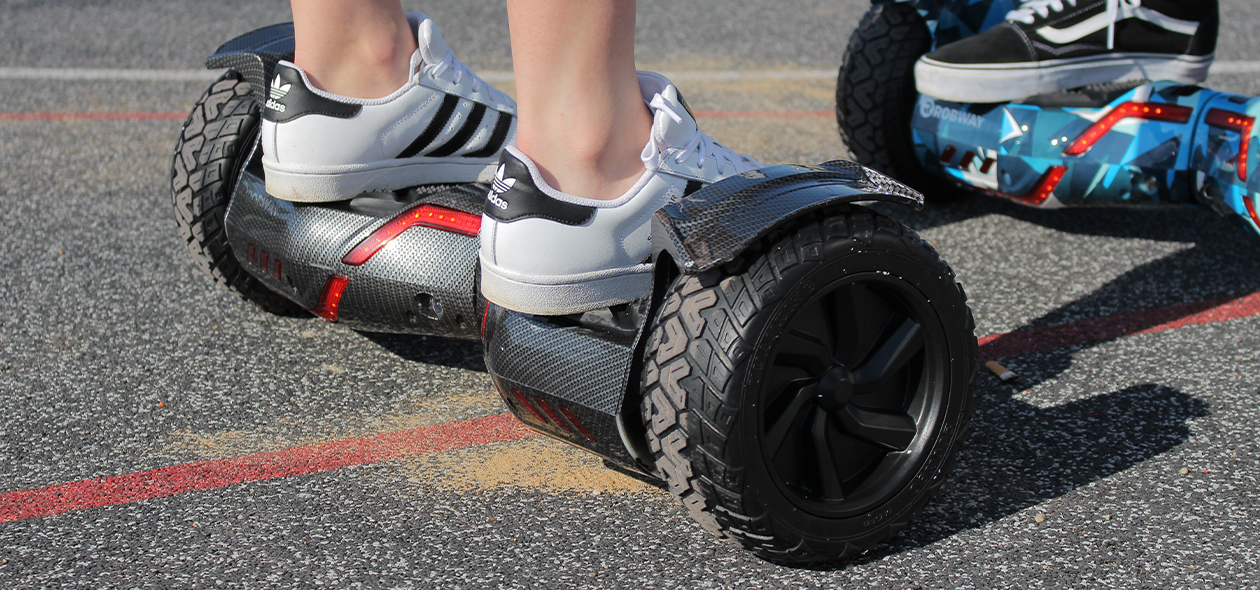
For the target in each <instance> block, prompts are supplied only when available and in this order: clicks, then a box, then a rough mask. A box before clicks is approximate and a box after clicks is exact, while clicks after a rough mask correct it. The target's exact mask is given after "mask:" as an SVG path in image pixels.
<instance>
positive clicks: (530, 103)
mask: <svg viewBox="0 0 1260 590" xmlns="http://www.w3.org/2000/svg"><path fill="white" fill-rule="evenodd" d="M507 8H508V24H509V26H510V27H511V31H512V64H513V67H514V69H515V71H516V93H517V111H518V113H519V115H520V118H519V120H518V123H517V124H518V127H517V139H516V141H517V146H518V147H519V148H520V149H521V151H523V152H525V154H526V155H528V156H529V157H530V159H531V160H533V161H534V163H535V164H537V165H538V167H539V169H540V171H541V172H542V174H543V178H544V180H546V181H547V183H548V184H550V185H551V186H552V187H553V188H556V189H558V190H561V191H564V192H566V193H569V194H573V195H577V196H580V197H586V198H591V199H614V198H616V197H618V196H621V195H622V194H623V193H624V192H626V191H627V190H629V189H630V187H631V186H633V185H634V183H635V181H637V180H638V179H639V177H640V176H641V175H642V174H643V171H644V168H643V162H642V161H641V160H640V159H639V153H640V151H641V150H642V149H643V146H644V145H645V144H646V143H647V141H648V135H649V133H650V131H651V127H652V116H651V114H650V113H649V111H648V109H647V106H646V105H644V104H643V97H642V94H641V93H640V92H639V82H638V77H637V75H636V73H635V66H634V21H635V13H634V11H635V2H634V0H508V2H507Z"/></svg>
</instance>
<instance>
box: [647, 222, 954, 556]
mask: <svg viewBox="0 0 1260 590" xmlns="http://www.w3.org/2000/svg"><path fill="white" fill-rule="evenodd" d="M744 259H745V260H746V261H747V262H743V263H740V262H738V261H737V262H735V263H731V264H729V265H727V266H726V267H725V268H723V269H719V270H715V271H710V272H708V273H705V274H701V275H684V276H682V277H679V279H678V280H676V281H675V282H674V283H673V284H672V285H671V286H670V287H669V288H668V290H667V291H666V293H665V295H664V299H663V301H662V303H661V309H660V312H659V313H658V314H657V316H656V318H655V320H654V322H653V326H652V331H651V334H650V336H649V339H648V341H647V345H646V347H645V351H644V357H645V358H644V369H643V373H642V379H643V381H642V385H643V392H644V397H643V400H642V404H641V410H642V413H643V420H644V423H645V425H646V427H647V440H648V446H649V447H650V449H651V450H652V453H653V456H654V458H655V460H656V466H657V469H658V471H659V473H660V475H661V476H662V477H663V478H664V480H665V481H666V483H667V484H668V486H669V489H670V491H671V492H672V493H673V494H674V495H675V496H677V497H678V499H679V500H680V501H681V502H682V504H683V506H684V507H686V508H687V510H688V511H689V512H690V514H691V516H692V517H693V518H695V519H696V520H697V521H699V522H700V524H701V525H702V526H703V527H704V528H705V529H708V530H709V531H711V532H713V533H714V534H716V535H717V536H718V537H721V538H726V539H731V540H734V541H737V542H739V543H740V544H742V545H744V546H745V547H747V548H749V549H751V550H752V551H754V552H756V553H757V554H759V555H761V556H762V557H764V558H767V559H770V560H772V561H778V562H787V563H803V562H826V561H833V560H837V559H841V558H844V557H847V556H852V555H855V554H857V553H860V552H862V551H865V550H867V549H869V548H871V547H872V546H874V545H876V544H878V543H879V542H881V541H883V540H884V539H887V538H888V537H889V536H891V535H894V534H896V533H897V532H898V531H900V530H902V529H903V528H905V527H906V526H907V525H908V524H909V523H910V521H911V520H912V519H913V518H914V517H915V516H916V515H917V514H918V513H919V511H920V510H921V509H922V507H923V505H924V504H925V503H926V502H927V501H928V499H929V498H931V497H932V495H933V494H934V493H935V492H936V490H937V489H938V488H939V487H940V486H941V484H942V483H943V482H944V481H945V478H946V475H947V474H948V472H949V470H950V469H951V467H952V466H953V462H954V457H955V455H956V454H957V452H958V450H959V448H960V447H961V445H962V442H963V439H964V438H965V437H966V433H967V428H968V424H969V421H970V416H971V411H972V406H973V395H974V389H975V380H976V368H977V361H976V359H977V356H978V352H977V346H976V339H975V337H974V335H973V332H974V322H973V320H972V316H971V311H970V309H969V308H968V307H967V303H966V295H965V294H964V293H963V290H962V287H961V286H959V285H958V284H957V282H955V279H954V275H953V272H952V271H951V270H950V268H949V266H948V265H946V264H945V263H944V262H943V261H941V260H940V258H939V257H938V256H937V254H936V252H935V250H933V249H932V247H931V246H930V245H928V244H927V243H926V242H924V241H923V240H922V239H920V238H919V237H918V236H917V235H916V234H915V233H914V232H913V231H911V230H910V229H909V228H907V227H905V226H904V225H902V224H900V223H898V222H896V221H894V220H892V219H890V218H888V217H884V216H882V215H879V214H877V213H873V212H871V211H869V210H866V209H863V208H861V207H853V208H850V209H844V210H840V211H833V212H831V214H829V215H828V216H825V217H823V216H821V215H820V216H819V217H817V218H812V219H809V220H807V221H805V222H803V223H802V224H800V225H797V226H795V227H794V228H793V229H791V230H789V231H786V232H783V233H780V234H779V237H778V238H777V239H771V240H766V241H765V242H764V243H763V244H762V245H761V246H760V252H753V253H751V254H747V255H745V257H744ZM846 297H848V299H845V298H846ZM818 326H826V328H825V329H819V328H818ZM842 326H848V327H850V328H853V329H852V330H848V331H846V330H841V329H839V328H840V327H842ZM807 331H808V332H811V333H812V335H813V336H814V337H816V340H817V342H819V343H823V342H829V343H828V344H808V343H807V340H805V339H803V338H802V337H800V336H798V335H801V334H806V332H807ZM838 333H844V334H852V335H853V336H852V337H844V338H832V337H830V336H826V337H824V335H827V334H838ZM916 343H917V344H916ZM890 347H891V348H890ZM903 349H904V350H906V351H908V352H907V353H906V354H905V355H902V354H891V353H892V352H893V351H900V350H903ZM879 353H889V354H890V355H891V356H890V357H887V358H886V357H884V356H881V354H879ZM907 355H908V356H907ZM837 359H838V360H837ZM880 359H885V360H889V362H888V363H884V364H883V365H877V363H879V362H880ZM890 359H897V360H896V362H892V360H890ZM879 367H883V368H882V369H879V370H876V369H878V368H879ZM849 371H852V372H856V375H857V376H859V377H860V378H858V377H854V376H853V375H852V374H851V373H849ZM872 375H874V376H875V377H877V378H874V379H872V378H871V376H872ZM846 376H847V377H846ZM846 378H847V379H848V381H847V382H846V381H845V379H846ZM845 383H848V385H845ZM854 384H856V387H858V388H859V390H861V389H862V388H865V389H866V391H862V392H861V393H859V394H856V395H858V396H860V397H861V399H860V400H855V399H848V400H846V399H845V397H846V396H845V394H844V393H843V392H844V391H849V392H852V389H847V390H846V389H845V388H846V387H849V386H853V385H854ZM811 388H812V390H811ZM785 403H786V404H787V405H786V406H785V405H784V404H785ZM824 406H827V407H824ZM829 408H830V409H829ZM873 419H874V420H876V422H872V420H873ZM782 420H787V422H782ZM846 420H848V422H846ZM890 420H900V422H889V421H890ZM880 421H882V422H883V423H885V425H888V424H891V425H892V427H894V428H892V430H888V429H885V430H883V431H877V430H871V427H872V425H873V424H876V423H877V422H880ZM907 421H909V422H907ZM911 423H913V426H914V428H913V430H910V429H909V426H910V424H911ZM846 424H850V425H851V424H857V426H850V425H846ZM898 426H899V427H900V428H901V430H900V431H899V432H897V431H896V428H895V427H898ZM861 429H865V430H862V431H863V432H866V434H865V435H864V436H868V438H866V439H863V438H858V437H856V436H854V435H853V433H854V432H858V431H859V430H861ZM871 432H876V435H871V434H870V433H871ZM889 432H893V433H894V434H895V436H892V435H889V434H888V433H889ZM815 434H818V436H820V437H821V438H820V439H815V438H813V437H814V435H815ZM870 436H873V437H874V439H879V440H882V441H883V442H884V444H889V445H890V446H893V447H899V448H903V449H905V450H903V451H892V450H887V449H885V448H883V447H879V446H878V445H876V444H875V443H873V442H871V440H873V439H872V438H869V437H870ZM775 438H777V440H778V441H779V442H778V443H774V442H772V439H775ZM819 441H822V442H819ZM901 445H904V446H901ZM771 446H773V447H774V448H775V449H777V451H775V452H770V450H769V449H770V447H771ZM840 448H843V450H844V451H845V452H844V454H843V455H841V454H836V453H833V451H835V450H837V449H840ZM821 450H826V451H827V452H826V453H823V452H820V451H821ZM828 457H829V458H830V460H828ZM838 457H839V458H841V459H837V458H838ZM826 465H830V466H831V471H827V470H826V469H825V466H826ZM820 466H823V467H820ZM815 472H817V473H831V474H834V475H835V476H836V477H835V478H834V479H832V480H830V481H831V482H832V483H828V482H827V481H824V478H823V477H822V476H821V475H818V476H815V475H810V474H811V473H815Z"/></svg>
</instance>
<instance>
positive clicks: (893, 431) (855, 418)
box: [838, 404, 919, 451]
mask: <svg viewBox="0 0 1260 590" xmlns="http://www.w3.org/2000/svg"><path fill="white" fill-rule="evenodd" d="M838 417H839V419H840V423H841V424H842V425H844V430H845V432H847V433H849V434H850V435H852V436H854V437H856V438H858V439H861V440H864V441H867V442H870V443H872V444H876V445H879V446H881V447H883V448H885V449H888V450H892V451H904V450H906V449H907V448H909V447H910V443H911V442H913V441H914V436H915V434H917V433H918V430H919V429H918V425H916V424H915V422H914V419H913V418H911V417H910V416H908V415H906V414H900V413H890V412H875V411H871V410H864V409H862V408H859V407H857V406H856V405H854V404H849V405H847V406H845V407H844V409H843V410H842V411H841V412H839V416H838Z"/></svg>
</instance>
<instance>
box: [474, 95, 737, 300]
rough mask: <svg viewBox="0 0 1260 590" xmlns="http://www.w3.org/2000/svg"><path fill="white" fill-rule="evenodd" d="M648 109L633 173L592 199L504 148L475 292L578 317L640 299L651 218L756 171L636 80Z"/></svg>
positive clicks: (671, 98)
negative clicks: (610, 196) (566, 189)
mask: <svg viewBox="0 0 1260 590" xmlns="http://www.w3.org/2000/svg"><path fill="white" fill-rule="evenodd" d="M639 87H640V89H641V90H642V92H643V99H644V101H645V102H647V103H648V106H649V108H650V109H651V111H652V118H653V119H652V131H651V138H650V139H649V140H648V143H647V145H645V146H644V148H643V152H642V154H641V157H642V159H643V164H644V167H645V168H646V170H645V172H644V173H643V176H641V177H640V178H639V180H638V181H637V182H636V184H635V185H634V186H633V187H632V188H631V189H630V190H629V191H627V192H626V193H625V194H624V195H622V196H620V197H618V198H616V199H614V200H611V201H600V200H595V199H587V198H583V197H579V196H576V195H570V194H567V193H563V192H560V191H558V190H556V189H554V188H552V187H550V186H548V185H547V183H546V182H545V181H544V180H543V179H542V175H541V174H540V173H539V171H538V168H537V167H536V166H535V165H534V163H533V162H532V161H530V159H529V158H528V157H526V156H525V154H523V153H522V152H521V151H520V150H518V149H516V148H515V147H508V148H507V149H506V150H504V152H503V155H502V158H501V160H500V161H501V163H500V164H499V168H498V170H497V171H496V173H495V177H494V181H493V182H492V184H491V187H490V192H489V194H488V195H487V198H486V212H485V215H483V216H482V223H481V254H480V259H481V292H482V294H483V295H484V296H485V297H486V298H487V299H489V300H490V301H493V302H495V303H496V304H499V305H502V306H503V307H506V308H508V309H511V310H515V311H519V312H524V313H531V314H538V315H564V314H570V313H579V312H583V311H589V310H592V309H599V308H601V307H608V306H610V305H616V304H618V303H625V302H628V301H632V300H634V299H637V298H639V297H642V296H644V295H647V294H648V292H649V290H650V289H651V285H652V264H651V261H650V257H651V253H652V246H651V242H650V238H649V232H650V228H651V225H650V221H651V218H652V214H653V213H654V212H655V211H656V210H657V209H659V208H661V207H662V206H664V205H666V204H667V203H669V202H671V201H675V200H677V199H679V198H681V197H683V196H684V195H686V194H690V193H691V192H693V191H695V190H698V189H699V188H701V187H703V186H704V185H706V184H708V183H711V182H715V181H717V180H720V179H722V178H725V177H727V176H731V175H734V174H738V173H740V172H745V171H748V170H752V169H755V168H758V167H760V164H758V163H757V162H756V161H755V160H753V159H752V158H749V157H748V156H744V155H741V154H738V153H736V152H734V151H732V150H731V149H730V148H727V147H725V146H723V145H722V144H719V143H717V142H715V141H713V139H711V138H710V137H709V136H708V135H705V134H704V133H702V132H701V131H700V129H699V128H698V127H697V126H696V120H695V118H693V117H692V115H691V113H690V112H689V111H688V109H687V107H686V106H685V104H684V103H683V101H682V99H681V97H679V95H678V90H677V89H676V88H675V87H674V86H673V85H672V84H670V82H669V80H667V79H665V77H664V76H661V75H659V74H653V73H649V72H640V73H639Z"/></svg>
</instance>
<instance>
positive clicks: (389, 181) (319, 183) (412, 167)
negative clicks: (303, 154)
mask: <svg viewBox="0 0 1260 590" xmlns="http://www.w3.org/2000/svg"><path fill="white" fill-rule="evenodd" d="M498 161H499V160H498V158H497V157H494V158H475V159H474V158H467V161H457V160H452V159H436V158H435V159H433V161H429V162H416V161H414V160H410V161H409V160H401V161H397V162H395V161H388V162H382V163H376V164H364V165H354V166H338V167H320V168H310V167H307V168H297V169H294V168H289V167H285V166H282V165H280V164H278V163H276V162H271V161H268V160H267V158H265V157H264V158H263V175H264V177H265V179H266V185H267V193H268V194H270V195H271V196H273V197H275V198H277V199H284V200H286V201H295V202H299V203H328V202H332V201H344V200H346V199H352V198H354V197H355V196H357V195H359V194H362V193H365V192H370V191H391V190H397V189H402V188H408V187H412V186H417V185H421V184H440V183H451V184H455V183H463V182H476V181H477V178H478V177H479V176H481V175H482V172H483V171H484V170H485V169H486V168H487V167H493V166H495V165H496V164H498Z"/></svg>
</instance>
